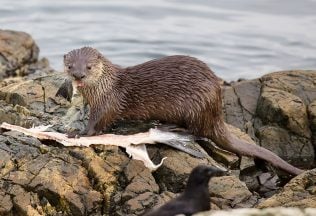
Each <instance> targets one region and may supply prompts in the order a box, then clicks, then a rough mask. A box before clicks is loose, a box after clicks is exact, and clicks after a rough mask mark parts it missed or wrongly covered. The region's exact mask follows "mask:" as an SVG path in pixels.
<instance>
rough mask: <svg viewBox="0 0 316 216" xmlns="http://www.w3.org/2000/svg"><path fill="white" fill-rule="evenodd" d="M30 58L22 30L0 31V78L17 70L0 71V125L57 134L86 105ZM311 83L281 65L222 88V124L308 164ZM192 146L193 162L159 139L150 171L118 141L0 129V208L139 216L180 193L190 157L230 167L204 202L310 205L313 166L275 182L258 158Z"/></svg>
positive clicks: (311, 78)
mask: <svg viewBox="0 0 316 216" xmlns="http://www.w3.org/2000/svg"><path fill="white" fill-rule="evenodd" d="M4 50H5V51H4ZM13 51H14V52H13ZM37 56H38V48H37V45H36V44H35V42H34V41H33V40H32V39H31V37H30V36H29V35H27V34H25V33H21V32H11V31H0V63H1V68H0V74H2V75H0V77H7V76H8V75H11V76H15V75H19V76H15V77H9V78H5V79H2V78H0V123H2V122H8V123H10V124H16V125H20V126H23V127H31V126H32V125H47V124H51V125H53V129H55V130H58V131H60V132H65V130H66V129H69V128H77V129H82V128H83V127H84V124H85V123H86V120H87V117H88V116H87V115H86V113H87V111H88V110H87V109H86V107H85V106H83V104H82V100H81V98H80V97H76V98H73V100H72V102H71V103H70V102H68V101H67V100H66V99H64V98H61V97H56V96H55V94H56V92H57V90H58V88H59V86H60V85H61V84H62V83H63V81H64V79H65V75H64V74H63V73H60V72H57V71H54V70H52V69H51V68H50V67H49V64H48V62H47V61H46V60H45V59H42V60H38V58H37ZM10 65H13V66H14V67H13V66H10ZM21 68H24V69H25V70H24V72H23V73H22V72H21V71H22V69H21ZM315 80H316V71H284V72H278V73H272V74H268V75H265V76H263V77H262V78H260V79H255V80H248V81H241V82H235V83H230V84H228V85H225V86H223V107H224V117H225V119H226V122H227V123H228V124H229V125H228V126H229V130H230V131H231V132H232V133H234V134H236V135H237V136H239V137H242V138H243V139H246V140H248V141H249V142H251V143H252V144H253V145H262V146H264V147H265V148H268V149H270V150H271V151H274V152H275V153H277V154H279V155H280V156H281V157H282V158H284V159H285V160H287V161H289V162H291V163H293V164H294V165H297V166H300V167H302V168H305V169H310V168H312V167H315V157H314V152H315V146H316V145H315V140H316V138H315V136H316V135H315V134H316V130H315V129H316V109H315V107H316V81H315ZM152 126H153V124H151V123H142V122H140V123H135V122H132V123H130V122H129V123H127V122H123V123H117V124H115V125H114V126H113V128H112V129H111V132H114V133H119V134H128V133H137V132H139V131H144V130H147V129H148V127H152ZM199 144H200V145H199ZM194 145H195V146H196V148H197V149H199V150H200V151H203V152H207V153H208V154H209V156H207V157H205V158H203V159H199V158H195V157H193V156H190V155H188V154H186V153H184V152H181V151H178V150H175V149H172V148H170V147H168V146H165V145H162V144H158V145H150V146H148V152H149V155H150V157H151V159H152V160H153V161H154V162H156V163H157V162H158V161H160V160H161V159H162V158H163V157H167V159H166V160H165V161H164V164H163V165H162V167H160V168H159V169H158V170H157V171H156V172H153V173H151V172H150V171H149V170H148V169H147V168H146V167H144V165H143V163H142V162H140V161H136V160H131V159H130V158H129V157H128V155H127V154H126V153H125V151H124V149H121V148H119V147H115V146H98V145H95V146H92V147H90V148H79V147H63V146H62V145H60V144H58V143H56V142H54V141H39V140H38V139H36V138H32V137H28V136H25V135H23V134H21V133H18V132H9V131H0V215H9V216H13V215H14V216H15V215H58V216H59V215H60V216H61V215H76V216H77V215H114V216H116V215H141V214H143V213H144V212H146V211H147V210H149V209H151V208H154V207H156V206H159V205H162V204H163V203H165V202H167V201H168V200H170V199H172V198H174V197H176V196H177V195H178V194H179V193H181V192H182V191H183V189H184V187H185V184H186V181H187V179H188V176H189V173H190V172H191V170H192V169H193V168H194V167H195V166H197V165H199V164H207V165H220V166H224V167H226V168H228V169H230V170H231V173H230V175H229V176H223V177H217V178H214V179H212V181H211V182H210V187H209V190H210V194H211V202H212V203H211V205H212V208H213V209H227V210H228V209H232V208H245V207H246V208H253V207H260V208H262V207H268V206H273V207H274V206H287V207H290V206H298V207H300V208H304V207H316V206H314V203H316V200H315V198H314V197H315V187H316V180H315V176H316V174H315V169H314V170H310V171H307V172H305V173H303V174H302V175H300V176H297V177H296V178H294V179H292V180H291V181H290V182H289V183H288V184H285V183H287V182H288V181H289V179H288V178H287V179H283V177H284V173H282V172H280V171H279V170H274V169H273V170H271V169H269V167H267V166H264V165H263V164H262V163H260V161H259V162H258V161H254V160H253V159H252V158H248V157H241V158H240V157H238V156H237V155H234V154H232V153H229V152H226V151H223V150H221V149H218V148H217V147H215V146H213V145H211V144H210V143H195V144H194ZM278 176H279V177H278ZM281 177H282V178H281ZM280 182H281V183H282V184H280ZM284 184H285V186H284V187H282V185H284ZM279 200H283V201H279Z"/></svg>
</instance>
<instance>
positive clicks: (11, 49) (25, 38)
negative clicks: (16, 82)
mask: <svg viewBox="0 0 316 216" xmlns="http://www.w3.org/2000/svg"><path fill="white" fill-rule="evenodd" d="M38 54H39V48H38V46H37V45H36V43H35V42H34V40H33V39H32V37H31V36H30V35H29V34H27V33H24V32H17V31H10V30H0V79H1V77H2V78H4V77H7V76H15V75H24V74H25V73H26V74H27V70H28V65H30V64H32V63H34V62H36V61H37V58H38Z"/></svg>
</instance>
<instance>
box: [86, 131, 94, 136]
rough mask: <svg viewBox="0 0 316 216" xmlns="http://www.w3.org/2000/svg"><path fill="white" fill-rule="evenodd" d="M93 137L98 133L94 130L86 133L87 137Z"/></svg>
mask: <svg viewBox="0 0 316 216" xmlns="http://www.w3.org/2000/svg"><path fill="white" fill-rule="evenodd" d="M93 135H96V131H95V130H94V129H89V130H87V131H86V133H85V136H93Z"/></svg>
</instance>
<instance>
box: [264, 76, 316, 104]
mask: <svg viewBox="0 0 316 216" xmlns="http://www.w3.org/2000/svg"><path fill="white" fill-rule="evenodd" d="M315 80H316V71H314V70H289V71H280V72H274V73H270V74H267V75H264V76H263V77H261V78H260V81H261V83H262V85H263V86H267V87H269V88H273V89H279V90H282V91H285V92H288V93H290V94H293V95H295V96H297V97H299V98H300V99H301V100H302V101H303V102H304V104H305V105H309V103H310V102H312V101H314V100H315V99H316V87H315V86H316V81H315Z"/></svg>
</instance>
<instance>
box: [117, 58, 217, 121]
mask: <svg viewBox="0 0 316 216" xmlns="http://www.w3.org/2000/svg"><path fill="white" fill-rule="evenodd" d="M120 77H121V78H120V80H121V83H120V84H119V85H120V88H122V89H124V91H125V92H126V102H127V107H128V110H125V116H124V117H129V118H139V117H140V116H143V117H141V118H144V119H148V118H152V119H158V120H168V121H170V119H174V120H175V123H180V122H181V120H182V119H183V117H184V116H186V115H188V114H189V113H197V112H196V111H198V112H200V111H202V110H203V109H205V106H208V104H209V102H210V101H213V103H218V102H220V101H218V96H217V95H218V94H220V92H218V91H220V86H219V82H218V78H217V77H216V76H215V75H214V73H213V72H212V71H211V70H210V68H209V67H208V66H207V65H206V64H205V63H203V62H202V61H200V60H198V59H196V58H193V57H189V56H168V57H164V58H161V59H157V60H152V61H148V62H146V63H143V64H140V65H136V66H133V67H128V68H126V69H124V70H122V71H121V76H120ZM220 103H221V102H220Z"/></svg>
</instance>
